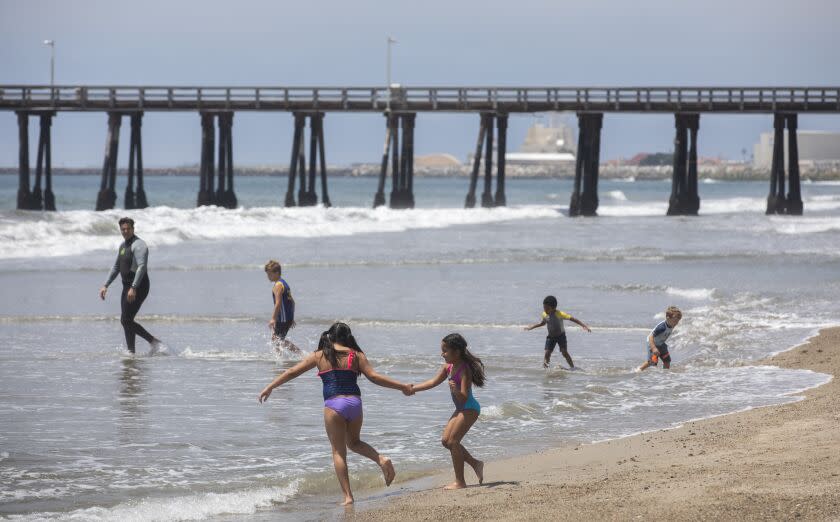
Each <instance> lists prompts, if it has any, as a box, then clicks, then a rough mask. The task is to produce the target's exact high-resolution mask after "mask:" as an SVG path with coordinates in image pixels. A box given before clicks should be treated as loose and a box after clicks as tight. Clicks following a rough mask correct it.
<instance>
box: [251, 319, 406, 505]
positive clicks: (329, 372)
mask: <svg viewBox="0 0 840 522" xmlns="http://www.w3.org/2000/svg"><path fill="white" fill-rule="evenodd" d="M316 366H317V367H318V376H319V377H321V380H322V381H323V383H324V427H325V428H326V430H327V436H328V437H329V439H330V444H331V445H332V455H333V464H334V465H335V474H336V475H337V476H338V483H339V485H340V486H341V491H342V492H343V493H344V502H343V503H342V504H341V505H343V506H346V505H349V504H352V503H353V492H352V491H350V477H349V476H348V473H347V448H350V449H351V450H352V451H355V452H356V453H358V454H359V455H362V456H365V457H367V458H369V459H370V460H372V461H374V462H376V463H377V464H378V465H379V467H380V468H382V474H383V475H384V476H385V485H386V486H390V485H391V482H392V481H393V480H394V476H395V475H396V473H395V471H394V465H393V464H392V463H391V459H389V458H388V457H384V456H382V455H380V454H379V453H378V452H377V451H376V450H375V449H373V447H371V446H370V445H369V444H368V443H366V442H364V441H362V440H361V439H360V438H359V433H360V432H361V429H362V418H363V415H362V397H361V396H362V392H361V390H359V385H358V384H357V383H356V379H357V378H358V376H359V374H360V373H361V374H364V376H365V377H367V378H368V380H369V381H371V382H372V383H374V384H378V385H379V386H384V387H386V388H394V389H397V390H402V392H403V393H404V394H406V395H410V394H411V393H412V392H411V386H410V385H408V384H402V383H400V382H397V381H395V380H394V379H391V378H388V377H386V376H384V375H381V374H379V373H376V371H374V369H373V367H372V366H371V365H370V362H368V360H367V357H365V354H364V353H363V352H362V349H361V348H360V347H359V344H358V343H357V342H356V339H355V338H354V337H353V333H352V332H351V331H350V327H349V326H347V325H346V324H344V323H335V324H333V325H332V326H331V327H330V329H329V330H327V331H325V332H324V333H322V334H321V340H320V342H319V343H318V349H317V350H316V351H315V352H313V353H311V354H309V355H307V356H306V357H305V358H304V359H303V360H302V361H301V362H299V363H298V364H296V365H294V366H293V367H291V368H289V369H288V370H286V371H285V372H283V373H282V374H281V375H279V376H278V377H277V378H276V379H274V380H273V381H271V383H270V384H269V385H268V386H266V387H265V388H264V389H263V391H262V392H260V396H259V402H260V403H263V402H265V401H267V400H268V396H269V395H271V391H272V390H273V389H274V388H277V387H278V386H280V385H281V384H283V383H285V382H288V381H290V380H292V379H294V378H295V377H297V376H299V375H301V374H303V373H305V372H307V371H308V370H311V369H312V368H314V367H316Z"/></svg>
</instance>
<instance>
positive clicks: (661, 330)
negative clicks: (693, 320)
mask: <svg viewBox="0 0 840 522" xmlns="http://www.w3.org/2000/svg"><path fill="white" fill-rule="evenodd" d="M673 331H674V327H673V326H668V321H662V322H661V323H659V324H658V325H656V327H655V328H654V329H653V330H651V331H650V334H648V336H647V339H645V349H646V350H647V356H648V361H650V363H651V364H652V365H654V366H657V363H658V360H657V359H662V362H664V363H667V364H671V354H670V353H668V344H667V343H666V342H665V341H667V340H668V337H670V336H671V332H673ZM651 337H653V345H654V346H656V349H657V350H659V357H657V358H656V359H655V358H654V357H653V350H651V348H650V338H651Z"/></svg>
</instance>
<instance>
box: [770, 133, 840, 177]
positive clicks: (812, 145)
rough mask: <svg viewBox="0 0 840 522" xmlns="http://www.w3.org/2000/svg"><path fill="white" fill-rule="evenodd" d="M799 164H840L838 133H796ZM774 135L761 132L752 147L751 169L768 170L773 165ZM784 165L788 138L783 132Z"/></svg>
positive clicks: (839, 137)
mask: <svg viewBox="0 0 840 522" xmlns="http://www.w3.org/2000/svg"><path fill="white" fill-rule="evenodd" d="M796 138H797V145H798V148H799V161H800V163H803V162H804V163H812V164H820V163H837V162H840V132H824V131H803V130H800V131H798V132H797V133H796ZM773 139H774V133H772V132H763V133H761V136H759V139H758V143H756V144H755V145H753V167H754V168H756V169H769V168H770V166H771V165H772V163H773ZM784 150H785V165H787V158H788V137H787V131H785V143H784Z"/></svg>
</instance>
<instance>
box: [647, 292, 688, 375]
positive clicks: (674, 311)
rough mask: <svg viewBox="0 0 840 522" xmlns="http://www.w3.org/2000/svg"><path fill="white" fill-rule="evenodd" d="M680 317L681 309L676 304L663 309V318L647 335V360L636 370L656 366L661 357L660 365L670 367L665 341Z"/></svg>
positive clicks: (669, 357)
mask: <svg viewBox="0 0 840 522" xmlns="http://www.w3.org/2000/svg"><path fill="white" fill-rule="evenodd" d="M680 319H682V311H681V310H680V309H679V308H677V307H676V306H669V307H668V309H667V310H665V320H664V321H662V322H661V323H659V324H658V325H656V327H655V328H654V329H653V330H651V331H650V333H649V334H648V336H647V343H646V344H647V360H646V361H645V363H644V364H643V365H641V366H639V369H638V370H637V371H642V370H646V369H648V368H649V367H650V366H656V365H657V364H658V363H659V359H662V367H663V368H665V369H666V370H667V369H668V368H670V367H671V354H670V353H668V345H667V344H665V341H667V340H668V337H670V336H671V332H673V331H674V328H675V327H676V326H677V324H679V322H680Z"/></svg>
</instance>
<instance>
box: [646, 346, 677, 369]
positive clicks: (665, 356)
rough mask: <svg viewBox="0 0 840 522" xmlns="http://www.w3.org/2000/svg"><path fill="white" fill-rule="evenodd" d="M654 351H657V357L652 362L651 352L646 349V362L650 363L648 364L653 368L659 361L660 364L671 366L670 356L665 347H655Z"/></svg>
mask: <svg viewBox="0 0 840 522" xmlns="http://www.w3.org/2000/svg"><path fill="white" fill-rule="evenodd" d="M656 349H657V350H659V357H658V358H657V360H656V361H654V360H653V350H650V349H648V361H650V363H651V364H652V365H654V366H657V365H658V364H659V360H661V361H662V362H665V363H668V364H671V354H670V353H668V347H667V346H657V347H656Z"/></svg>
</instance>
